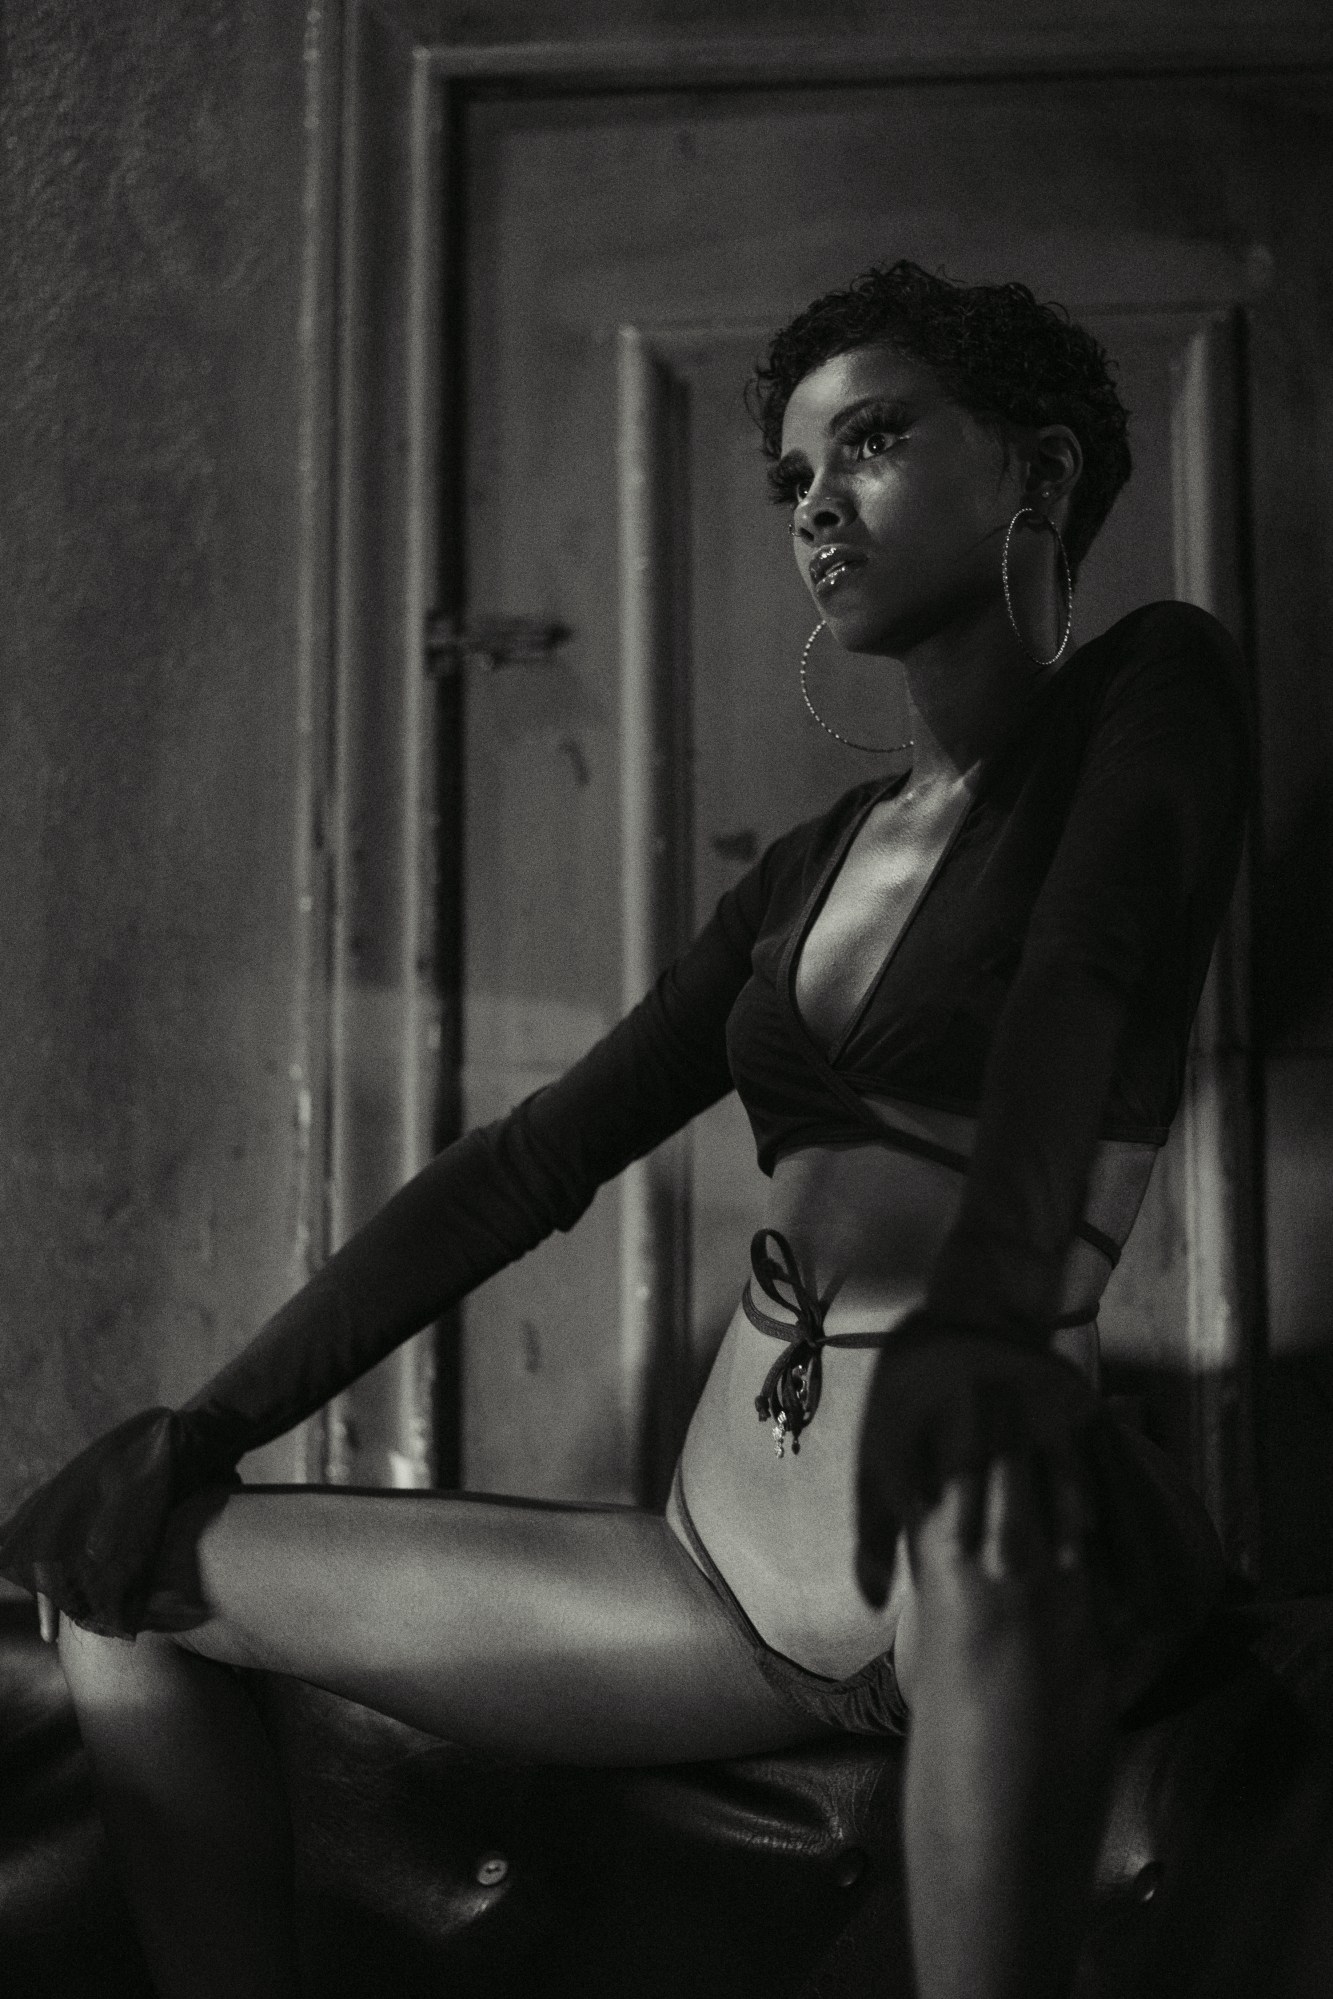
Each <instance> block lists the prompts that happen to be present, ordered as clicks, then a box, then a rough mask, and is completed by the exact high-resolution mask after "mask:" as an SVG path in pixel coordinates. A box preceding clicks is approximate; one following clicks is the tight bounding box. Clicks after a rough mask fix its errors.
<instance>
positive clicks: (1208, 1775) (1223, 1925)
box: [0, 1599, 1333, 1999]
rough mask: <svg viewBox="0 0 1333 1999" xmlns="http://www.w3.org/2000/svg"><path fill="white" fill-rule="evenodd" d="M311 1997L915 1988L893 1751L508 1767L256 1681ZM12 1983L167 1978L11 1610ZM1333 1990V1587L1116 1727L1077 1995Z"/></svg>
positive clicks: (3, 1860) (54, 1986) (3, 1756)
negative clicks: (153, 1958) (278, 1773)
mask: <svg viewBox="0 0 1333 1999" xmlns="http://www.w3.org/2000/svg"><path fill="white" fill-rule="evenodd" d="M257 1691H258V1693H259V1696H260V1699H261V1703H262V1707H263V1711H264V1714H265V1718H266V1721H267V1724H268V1726H269V1727H270V1729H271V1731H272V1733H273V1735H274V1738H275V1741H276V1742H277V1744H278V1746H279V1751H280V1754H281V1757H282V1760H283V1765H284V1769H285V1771H286V1776H287V1782H288V1786H289V1790H290V1794H291V1799H292V1806H293V1819H294V1823H295V1825H296V1828H297V1842H298V1855H299V1862H298V1864H299V1882H300V1893H301V1912H302V1927H303V1939H304V1949H305V1953H306V1961H307V1967H308V1973H309V1982H310V1989H311V1991H312V1992H313V1991H317V1992H319V1993H320V1994H321V1995H327V1999H342V1995H347V1999H351V1995H353V1994H355V1995H358V1999H363V1996H364V1995H370V1994H375V1993H380V1992H393V1993H394V1994H395V1995H397V1999H416V1995H418V1994H420V1995H422V1999H425V1995H426V1994H428V1993H429V1994H431V1995H435V1994H438V1993H440V1992H441V1991H449V1992H457V1993H459V1994H460V1995H467V1999H483V1996H484V1995H505V1999H508V1995H510V1994H515V1995H519V1994H521V1995H524V1999H527V1995H532V1999H546V1995H549V1999H574V1995H575V1994H576V1993H577V1994H579V1995H580V1999H586V1995H590V1994H591V1995H600V1994H608V1995H619V1994H625V1995H627V1999H687V1995H688V1999H712V1995H717V1999H721V1995H723V1994H724V1993H725V1994H726V1995H728V1999H747V1995H750V1994H754V1995H756V1999H757V1995H759V1994H763V1995H765V1999H781V1995H788V1994H789V1995H791V1999H798V1995H799V1999H871V1995H872V1994H873V1995H875V1999H896V1995H899V1994H901V1995H903V1999H907V1995H909V1994H910V1992H911V1974H910V1969H909V1963H908V1952H907V1943H906V1929H905V1920H904V1918H905V1910H904V1898H903V1885H902V1878H901V1873H900V1868H899V1863H898V1859H897V1852H898V1843H897V1842H898V1819H897V1813H898V1797H899V1777H900V1765H901V1757H902V1747H901V1745H900V1744H899V1743H897V1742H893V1741H890V1742H877V1741H868V1740H864V1739H849V1740H848V1741H846V1742H845V1743H843V1744H839V1745H838V1746H836V1747H835V1748H833V1749H820V1750H803V1751H796V1752H791V1753H786V1754H783V1755H778V1756H766V1757H753V1758H749V1759H746V1760H745V1761H742V1762H736V1763H728V1764H723V1765H711V1766H701V1767H680V1768H673V1769H665V1770H650V1771H593V1772H589V1771H573V1770H538V1769H533V1768H529V1767H525V1766H520V1765H515V1764H504V1763H498V1762H495V1763H488V1762H486V1761H484V1760H482V1759H479V1758H477V1757H475V1756H471V1755H466V1754H464V1753H462V1752H460V1751H459V1750H457V1749H455V1748H454V1747H452V1746H451V1745H449V1744H446V1743H441V1742H438V1741H436V1740H435V1739H433V1738H431V1737H428V1736H424V1735H421V1734H418V1733H417V1732H416V1731H414V1730H412V1729H408V1728H404V1727H401V1726H399V1725H398V1724H396V1723H393V1722H389V1721H385V1720H384V1719H383V1718H382V1717H380V1716H377V1715H374V1714H371V1713H370V1712H369V1711H368V1710H366V1709H363V1708H359V1707H357V1706H355V1705H354V1704H352V1703H350V1702H347V1701H342V1700H339V1699H337V1698H336V1697H334V1696H332V1695H327V1694H323V1693H319V1692H317V1691H316V1690H314V1689H312V1688H309V1687H303V1686H299V1685H296V1684H294V1683H292V1682H283V1681H279V1680H268V1679H265V1678H261V1679H260V1680H259V1681H258V1682H257ZM0 1980H2V1981H3V1989H4V1990H6V1991H10V1992H15V1993H19V1992H22V1993H24V1994H27V1993H32V1994H42V1995H44V1996H45V1999H85V1995H88V1999H91V1995H93V1994H96V1995H98V1999H122V1995H123V1996H124V1999H130V1995H134V1999H139V1995H146V1994H147V1993H148V1991H149V1987H148V1983H147V1980H146V1977H145V1974H144V1971H143V1967H142V1964H141V1962H140V1960H139V1957H138V1953H137V1950H136V1948H135V1945H134V1943H133V1939H132V1933H131V1930H130V1927H129V1923H128V1920H127V1917H126V1914H125V1910H124V1907H123V1904H122V1902H121V1900H120V1898H119V1895H118V1893H117V1890H116V1886H115V1881H114V1876H113V1873H112V1870H111V1868H110V1866H109V1864H108V1860H107V1854H106V1850H105V1845H104V1842H103V1839H102V1836H101V1832H100V1828H99V1825H98V1821H97V1817H96V1812H95V1809H94V1806H93V1803H92V1799H91V1795H90V1791H89V1787H88V1775H87V1766H86V1762H85V1760H84V1757H83V1754H82V1750H81V1747H80V1744H79V1740H78V1734H77V1730H76V1727H75V1724H74V1719H73V1715H72V1712H71V1709H70V1706H69V1702H68V1699H67V1696H66V1694H65V1689H64V1681H63V1678H62V1676H61V1674H60V1669H59V1665H58V1663H57V1661H56V1658H55V1655H54V1653H53V1652H52V1651H50V1649H49V1648H46V1647H44V1646H42V1645H41V1644H40V1642H39V1641H38V1639H37V1637H36V1633H35V1629H34V1628H33V1625H32V1620H31V1617H30V1615H29V1613H28V1611H27V1608H26V1606H21V1607H13V1606H6V1607H4V1608H3V1610H2V1611H0ZM1330 1984H1333V1600H1323V1599H1321V1600H1317V1601H1316V1600H1312V1601H1310V1602H1303V1603H1297V1604H1289V1605H1284V1606H1268V1607H1260V1606H1250V1607H1240V1608H1233V1609H1230V1610H1228V1611H1226V1612H1224V1613H1222V1614H1221V1615H1220V1616H1219V1617H1218V1619H1217V1620H1216V1623H1215V1625H1214V1627H1213V1629H1212V1630H1211V1631H1210V1633H1209V1634H1208V1637H1207V1640H1206V1642H1204V1643H1202V1644H1200V1645H1199V1646H1197V1647H1196V1648H1195V1650H1194V1652H1193V1654H1192V1656H1191V1657H1190V1659H1188V1660H1187V1661H1185V1662H1183V1663H1182V1666H1181V1668H1180V1669H1179V1670H1178V1672H1177V1673H1176V1674H1175V1676H1174V1679H1173V1682H1172V1683H1171V1684H1167V1685H1163V1686H1161V1687H1159V1688H1158V1689H1156V1690H1155V1693H1154V1696H1153V1702H1152V1705H1151V1707H1147V1706H1145V1707H1144V1708H1143V1709H1142V1710H1141V1711H1140V1712H1139V1713H1138V1714H1136V1715H1135V1716H1133V1717H1132V1718H1131V1720H1130V1721H1129V1722H1128V1723H1127V1724H1126V1725H1125V1727H1124V1728H1123V1730H1122V1732H1121V1736H1120V1742H1119V1757H1118V1767H1117V1772H1116V1779H1115V1786H1114V1792H1113V1798H1112V1805H1111V1810H1110V1814H1109V1819H1108V1824H1107V1831H1106V1838H1105V1841H1104V1846H1103V1851H1102V1855H1101V1860H1100V1863H1099V1868H1098V1880H1097V1893H1096V1903H1095V1908H1094V1912H1093V1918H1092V1921H1091V1924H1090V1928H1089V1934H1088V1941H1087V1947H1086V1951H1085V1955H1084V1962H1083V1966H1082V1969H1081V1973H1080V1980H1079V1985H1078V1999H1121V1995H1125V1999H1128V1995H1134V1999H1140V1995H1141V1996H1142V1999H1205V1995H1206V1999H1241V1995H1242V1994H1244V1995H1245V1999H1305V1995H1307V1994H1314V1993H1318V1992H1320V1991H1323V1990H1325V1989H1327V1988H1328V1987H1329V1986H1330Z"/></svg>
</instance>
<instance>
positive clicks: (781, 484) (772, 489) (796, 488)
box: [768, 466, 811, 507]
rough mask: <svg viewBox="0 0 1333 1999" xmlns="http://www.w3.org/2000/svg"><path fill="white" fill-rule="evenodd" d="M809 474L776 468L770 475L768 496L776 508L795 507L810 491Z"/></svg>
mask: <svg viewBox="0 0 1333 1999" xmlns="http://www.w3.org/2000/svg"><path fill="white" fill-rule="evenodd" d="M810 478H811V475H810V473H809V472H795V471H792V470H790V469H787V470H784V469H782V468H781V467H779V466H774V467H773V469H772V471H770V473H769V475H768V496H769V498H770V499H771V500H772V502H773V504H774V506H775V507H795V506H799V504H800V502H801V501H802V500H803V499H804V498H805V496H806V494H807V493H808V492H809V491H810Z"/></svg>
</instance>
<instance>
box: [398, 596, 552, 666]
mask: <svg viewBox="0 0 1333 1999" xmlns="http://www.w3.org/2000/svg"><path fill="white" fill-rule="evenodd" d="M573 636H574V634H573V632H572V631H571V630H570V628H569V626H568V625H561V624H557V623H556V622H555V621H554V620H552V619H545V618H524V617H515V618H477V619H476V620H475V621H465V622H464V623H462V624H460V623H458V621H457V620H456V619H454V618H450V617H447V616H444V615H443V614H441V613H440V612H432V613H431V614H430V616H429V617H428V618H427V619H426V632H425V650H426V671H427V673H430V674H434V675H436V676H437V677H445V676H447V675H449V674H454V673H458V672H460V671H461V670H462V668H463V667H465V666H468V665H477V666H484V667H485V668H486V669H487V671H488V672H491V673H495V672H498V670H499V669H500V668H501V667H502V666H550V665H552V664H553V663H554V661H555V656H556V654H557V653H558V652H559V650H560V648H561V646H563V645H565V644H566V643H567V642H568V641H569V640H570V639H572V638H573Z"/></svg>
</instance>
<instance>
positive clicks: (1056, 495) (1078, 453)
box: [1023, 423, 1083, 525]
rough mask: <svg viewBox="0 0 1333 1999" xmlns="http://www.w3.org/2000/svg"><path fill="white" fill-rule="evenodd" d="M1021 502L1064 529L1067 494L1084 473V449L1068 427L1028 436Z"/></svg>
mask: <svg viewBox="0 0 1333 1999" xmlns="http://www.w3.org/2000/svg"><path fill="white" fill-rule="evenodd" d="M1025 457H1026V467H1025V475H1024V479H1023V498H1024V500H1025V501H1026V502H1027V503H1028V505H1029V506H1036V507H1040V508H1041V511H1042V512H1043V513H1044V514H1047V515H1050V516H1053V517H1054V518H1056V519H1057V520H1058V522H1059V523H1060V524H1061V525H1063V522H1064V518H1065V512H1066V506H1065V503H1066V502H1067V501H1068V499H1069V496H1070V494H1071V493H1072V492H1073V490H1074V488H1075V486H1076V485H1077V484H1078V481H1079V476H1080V474H1081V473H1082V471H1083V447H1082V446H1081V445H1080V443H1079V441H1078V439H1077V438H1076V437H1075V435H1074V433H1073V431H1072V430H1070V429H1069V427H1068V425H1067V424H1063V423H1048V424H1045V425H1043V427H1042V428H1041V429H1040V430H1035V431H1032V432H1031V433H1030V441H1029V445H1028V450H1027V452H1026V454H1025Z"/></svg>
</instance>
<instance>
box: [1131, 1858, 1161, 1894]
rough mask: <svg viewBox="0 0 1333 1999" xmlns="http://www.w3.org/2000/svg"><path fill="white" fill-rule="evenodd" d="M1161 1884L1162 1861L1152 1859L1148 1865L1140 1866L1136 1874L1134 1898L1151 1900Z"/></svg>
mask: <svg viewBox="0 0 1333 1999" xmlns="http://www.w3.org/2000/svg"><path fill="white" fill-rule="evenodd" d="M1161 1885H1162V1863H1161V1861H1160V1860H1150V1861H1149V1862H1148V1864H1147V1866H1146V1867H1140V1869H1139V1871H1138V1873H1137V1874H1136V1875H1135V1876H1134V1900H1135V1901H1136V1902H1151V1900H1152V1898H1153V1896H1154V1895H1155V1894H1156V1893H1157V1890H1158V1889H1159V1888H1160V1887H1161Z"/></svg>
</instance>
